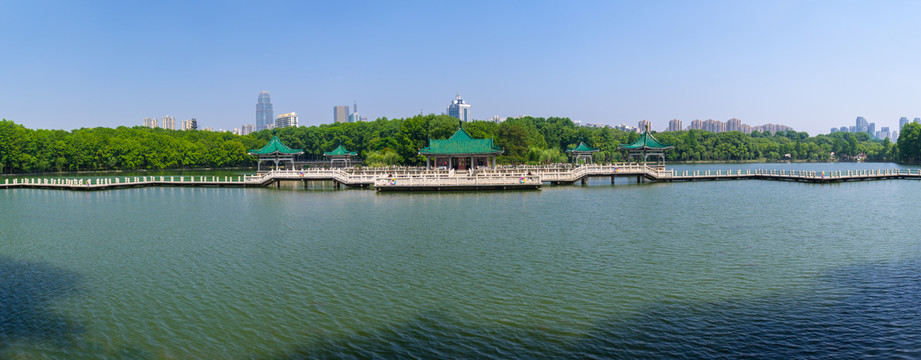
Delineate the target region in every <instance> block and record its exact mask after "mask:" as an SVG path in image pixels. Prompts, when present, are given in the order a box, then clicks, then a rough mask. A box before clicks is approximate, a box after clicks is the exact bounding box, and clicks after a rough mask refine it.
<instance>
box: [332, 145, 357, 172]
mask: <svg viewBox="0 0 921 360" xmlns="http://www.w3.org/2000/svg"><path fill="white" fill-rule="evenodd" d="M357 155H358V153H356V152H354V151H348V150H346V149H345V148H344V147H342V144H339V147H337V148H336V150H333V151H329V152H325V153H323V156H325V157H328V158H329V165H330V166H336V163H339V164H340V166H344V167H349V166H352V156H357Z"/></svg>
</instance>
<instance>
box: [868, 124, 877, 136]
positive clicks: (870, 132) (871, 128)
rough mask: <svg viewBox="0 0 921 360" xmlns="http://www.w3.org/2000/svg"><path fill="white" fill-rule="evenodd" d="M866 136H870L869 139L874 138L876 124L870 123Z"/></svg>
mask: <svg viewBox="0 0 921 360" xmlns="http://www.w3.org/2000/svg"><path fill="white" fill-rule="evenodd" d="M867 134H870V138H871V139H874V138H876V123H870V125H869V126H868V127H867Z"/></svg>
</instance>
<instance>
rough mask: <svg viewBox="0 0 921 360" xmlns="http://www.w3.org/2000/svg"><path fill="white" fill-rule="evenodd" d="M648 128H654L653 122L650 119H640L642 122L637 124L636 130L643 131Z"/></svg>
mask: <svg viewBox="0 0 921 360" xmlns="http://www.w3.org/2000/svg"><path fill="white" fill-rule="evenodd" d="M646 130H652V122H651V121H649V120H640V122H638V123H637V124H636V131H637V132H643V131H646Z"/></svg>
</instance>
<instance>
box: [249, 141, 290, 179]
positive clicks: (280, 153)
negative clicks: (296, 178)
mask: <svg viewBox="0 0 921 360" xmlns="http://www.w3.org/2000/svg"><path fill="white" fill-rule="evenodd" d="M248 153H249V154H250V155H252V156H256V157H258V158H259V162H258V163H257V164H256V171H257V172H258V171H262V162H263V161H274V162H275V170H278V163H279V162H285V161H288V162H290V163H291V169H294V156H295V155H300V154H303V153H304V151H303V149H292V148H289V147H288V146H287V145H285V144H284V143H282V142H281V140H279V139H278V136H272V140H269V143H268V144H265V146H263V147H262V148H261V149H259V150H249V151H248Z"/></svg>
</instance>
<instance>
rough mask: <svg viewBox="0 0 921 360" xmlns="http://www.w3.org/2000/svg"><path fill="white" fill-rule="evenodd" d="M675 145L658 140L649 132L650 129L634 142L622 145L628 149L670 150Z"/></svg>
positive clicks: (622, 147)
mask: <svg viewBox="0 0 921 360" xmlns="http://www.w3.org/2000/svg"><path fill="white" fill-rule="evenodd" d="M674 147H675V146H674V144H663V143H660V142H659V140H656V138H654V137H653V136H652V134H650V133H649V131H645V132H643V135H640V137H639V138H638V139H636V141H634V142H633V143H632V144H629V145H621V146H620V148H621V149H627V150H643V149H646V150H653V149H655V150H668V149H672V148H674Z"/></svg>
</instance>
